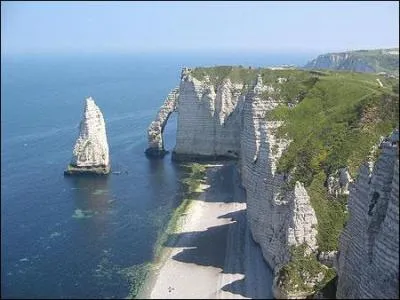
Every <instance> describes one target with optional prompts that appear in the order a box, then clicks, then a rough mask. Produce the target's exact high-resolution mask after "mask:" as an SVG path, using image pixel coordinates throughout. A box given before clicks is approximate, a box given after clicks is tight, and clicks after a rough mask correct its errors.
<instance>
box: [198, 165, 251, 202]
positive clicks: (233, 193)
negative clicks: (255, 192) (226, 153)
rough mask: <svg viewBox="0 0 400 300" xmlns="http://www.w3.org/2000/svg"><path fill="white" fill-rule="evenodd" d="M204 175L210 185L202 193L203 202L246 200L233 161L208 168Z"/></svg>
mask: <svg viewBox="0 0 400 300" xmlns="http://www.w3.org/2000/svg"><path fill="white" fill-rule="evenodd" d="M206 176H207V180H206V183H207V184H208V185H210V187H209V188H208V189H207V190H206V191H205V193H204V201H205V202H223V203H232V202H237V203H244V202H246V197H245V191H244V189H243V188H242V187H241V184H240V175H239V173H238V171H237V167H236V164H235V163H233V162H229V163H226V164H224V165H223V166H221V167H217V168H210V169H208V170H207V174H206ZM216 195H218V197H216Z"/></svg>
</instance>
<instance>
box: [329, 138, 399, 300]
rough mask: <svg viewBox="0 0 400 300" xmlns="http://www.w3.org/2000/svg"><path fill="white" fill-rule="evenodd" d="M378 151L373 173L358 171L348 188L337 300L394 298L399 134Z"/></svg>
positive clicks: (396, 286) (396, 289)
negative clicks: (353, 181) (348, 214)
mask: <svg viewBox="0 0 400 300" xmlns="http://www.w3.org/2000/svg"><path fill="white" fill-rule="evenodd" d="M380 148H381V154H380V156H379V158H378V160H377V162H376V163H375V165H374V168H373V170H372V172H371V170H370V169H369V167H368V165H367V164H365V165H363V166H361V168H360V171H359V176H358V179H357V180H356V182H355V183H354V184H353V185H351V187H350V195H349V201H348V208H349V213H350V217H349V220H348V222H347V225H346V227H345V229H344V231H343V232H342V234H341V238H340V245H339V259H338V278H339V279H338V286H337V298H338V299H340V298H341V299H364V298H375V299H398V298H399V148H398V133H397V136H396V135H395V134H394V135H392V140H390V139H387V140H384V141H382V143H381V145H380Z"/></svg>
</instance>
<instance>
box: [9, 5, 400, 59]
mask: <svg viewBox="0 0 400 300" xmlns="http://www.w3.org/2000/svg"><path fill="white" fill-rule="evenodd" d="M398 23H399V3H398V2H395V1H387V2H369V1H364V2H358V1H357V2H290V1H287V2H273V1H269V2H173V1H169V2H111V1H110V2H63V1H59V2H50V1H49V2H41V1H29V2H24V1H20V2H11V1H2V2H1V49H2V52H1V54H2V56H4V55H6V56H9V55H21V54H80V55H81V54H89V55H92V54H93V55H95V54H152V53H171V54H173V53H177V54H179V53H188V54H193V53H194V54H195V53H206V54H207V53H221V54H223V53H236V54H242V53H265V54H274V53H275V54H277V53H303V54H322V53H328V52H341V51H349V50H368V49H379V48H397V47H399V46H398V45H399V27H398Z"/></svg>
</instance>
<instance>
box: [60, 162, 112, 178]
mask: <svg viewBox="0 0 400 300" xmlns="http://www.w3.org/2000/svg"><path fill="white" fill-rule="evenodd" d="M108 173H110V166H93V167H78V166H73V165H71V164H70V165H68V168H67V170H65V171H64V175H66V176H71V175H107V174H108Z"/></svg>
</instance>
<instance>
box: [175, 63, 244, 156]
mask: <svg viewBox="0 0 400 300" xmlns="http://www.w3.org/2000/svg"><path fill="white" fill-rule="evenodd" d="M242 88H243V85H242V84H234V83H232V82H231V81H230V80H229V79H225V80H223V82H222V83H221V84H220V85H219V86H214V85H213V84H212V83H211V82H210V81H209V80H208V79H207V78H206V80H204V81H200V80H197V79H196V78H194V77H193V76H192V75H191V73H190V71H189V70H188V69H184V70H183V71H182V76H181V83H180V88H179V91H180V96H179V108H178V127H177V136H176V146H175V149H174V152H173V158H174V159H177V160H184V159H187V158H189V159H192V158H199V157H209V158H218V157H227V158H228V157H229V158H237V157H238V155H239V151H240V131H241V109H242V106H243V101H244V97H243V96H242V95H241V90H242Z"/></svg>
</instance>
